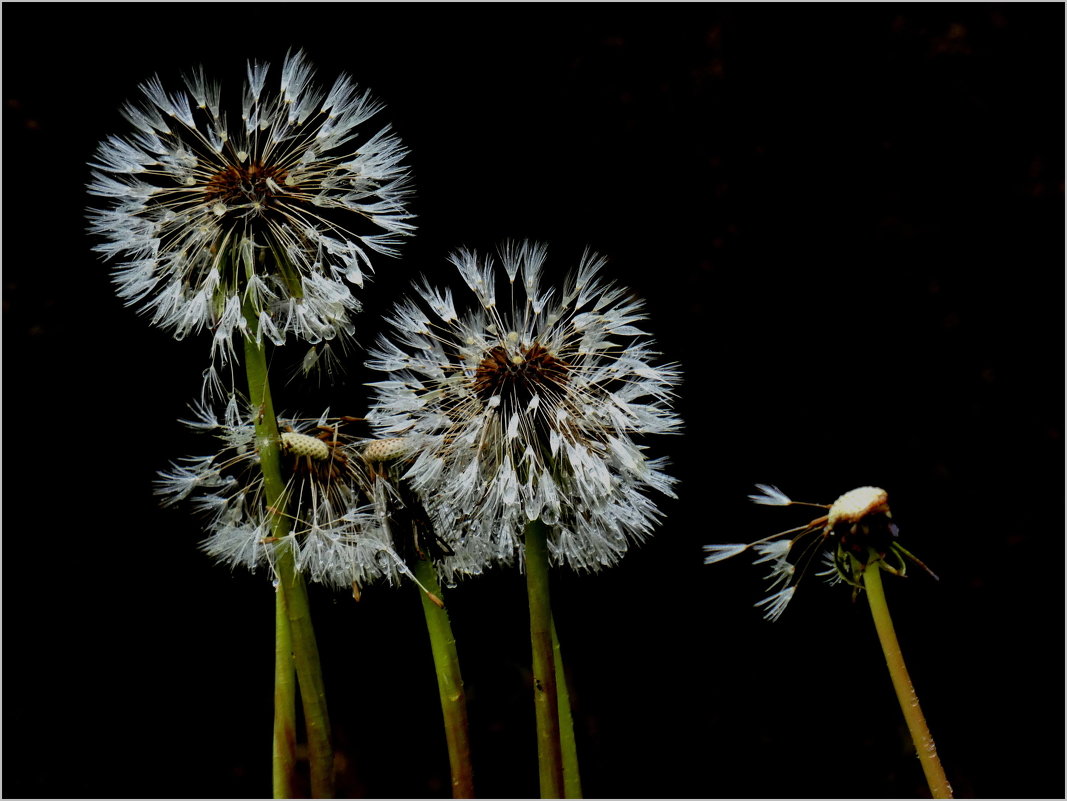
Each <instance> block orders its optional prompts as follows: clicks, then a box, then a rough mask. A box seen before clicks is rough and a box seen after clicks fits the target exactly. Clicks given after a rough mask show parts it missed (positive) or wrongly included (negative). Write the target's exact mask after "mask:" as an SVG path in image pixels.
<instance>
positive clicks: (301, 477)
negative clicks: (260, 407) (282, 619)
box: [156, 402, 409, 588]
mask: <svg viewBox="0 0 1067 801" xmlns="http://www.w3.org/2000/svg"><path fill="white" fill-rule="evenodd" d="M196 412H197V414H196V418H195V419H194V420H192V421H188V422H189V424H190V425H192V426H193V427H196V428H198V429H201V430H203V431H209V432H211V433H213V434H214V435H215V436H216V437H217V439H218V440H219V441H220V446H219V448H218V450H217V451H216V452H215V453H214V454H211V455H208V456H202V457H193V458H188V459H183V460H181V461H180V462H178V463H177V464H175V465H172V467H171V469H170V470H169V471H164V472H163V473H161V474H160V477H159V479H158V480H157V482H156V485H157V486H156V491H157V493H158V494H160V495H162V496H164V504H172V503H175V502H177V501H179V500H184V499H190V500H191V501H192V502H193V504H194V507H195V508H196V509H197V510H199V511H201V512H204V513H206V514H207V516H208V521H207V530H208V536H207V538H206V539H205V540H204V542H203V543H202V547H203V549H204V550H205V551H206V552H207V553H208V554H209V555H210V556H213V557H215V558H216V559H218V560H219V561H220V562H223V563H225V564H229V565H231V566H237V565H243V566H245V567H247V568H249V569H250V570H253V571H254V570H256V569H257V568H263V567H266V568H268V570H270V571H271V572H273V565H274V563H275V560H276V558H277V554H278V549H279V548H283V547H287V548H291V549H292V551H293V553H294V556H295V561H296V566H297V569H298V570H299V571H301V572H302V573H303V574H304V575H305V576H306V577H307V579H308V580H310V581H316V582H320V583H324V584H328V585H330V586H333V587H342V588H348V587H349V586H352V585H353V584H355V585H356V586H359V585H362V584H366V583H367V582H370V581H373V580H375V579H378V578H385V579H386V580H387V581H389V582H391V583H393V582H396V581H398V580H399V577H400V576H401V575H406V574H407V573H408V572H409V571H408V569H407V567H406V565H405V564H404V563H403V561H402V559H401V557H400V556H399V555H398V554H397V553H396V551H394V549H393V544H392V540H391V538H390V535H389V532H388V530H387V529H385V528H383V527H382V525H381V521H380V519H379V517H378V515H377V514H376V511H375V507H374V503H373V501H372V495H371V491H372V482H373V476H371V475H370V474H369V473H368V471H367V470H366V463H365V462H364V460H363V457H362V455H361V453H360V441H359V440H358V439H357V438H355V437H352V436H350V435H349V434H347V433H346V431H345V427H346V425H347V422H348V421H347V420H346V419H344V418H340V419H336V418H329V417H327V416H326V415H323V416H321V417H319V418H316V419H304V418H291V419H290V418H282V419H280V420H279V421H278V422H279V428H280V435H279V446H280V450H281V468H282V479H283V481H284V490H283V492H282V496H281V498H280V499H277V500H275V502H274V505H273V506H271V505H269V504H268V503H267V498H266V490H265V485H264V479H263V472H262V470H261V468H260V464H259V455H258V452H257V445H258V444H259V443H258V442H257V437H258V436H260V435H257V432H256V427H255V414H254V412H253V411H251V410H245V411H243V412H242V411H241V410H240V408H239V406H238V404H236V402H234V403H231V405H230V406H229V407H227V410H226V412H225V414H224V415H223V417H224V419H223V420H222V421H220V420H219V419H218V416H217V415H216V414H215V413H214V412H213V411H212V410H211V409H210V408H209V407H206V406H201V407H198V408H197V409H196ZM279 519H281V522H282V525H281V526H279V525H278V523H279Z"/></svg>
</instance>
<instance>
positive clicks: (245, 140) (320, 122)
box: [89, 52, 413, 359]
mask: <svg viewBox="0 0 1067 801" xmlns="http://www.w3.org/2000/svg"><path fill="white" fill-rule="evenodd" d="M268 69H269V66H268V65H266V64H258V63H255V62H249V64H248V76H247V82H246V85H245V87H244V92H243V94H242V97H241V99H240V101H239V102H237V101H236V100H234V101H232V102H233V106H232V107H231V108H230V109H229V110H227V109H226V108H225V107H224V106H223V104H222V94H221V90H220V86H219V84H218V83H216V82H213V81H209V80H208V79H207V78H206V77H205V75H204V72H203V69H202V68H200V69H197V70H196V71H194V72H193V73H192V74H190V75H188V76H187V77H186V80H185V84H186V89H187V92H188V93H186V92H183V91H180V90H179V91H174V92H169V91H167V90H166V89H165V88H164V87H163V84H162V83H161V82H160V80H159V78H152V79H151V80H149V81H147V82H146V83H144V84H143V85H142V86H141V87H140V88H141V91H142V93H143V94H144V96H145V99H144V101H143V102H142V104H141V105H134V104H127V105H126V106H125V107H124V108H123V114H124V116H125V117H126V119H127V120H128V121H129V122H130V123H131V124H132V125H133V128H134V131H133V133H132V134H130V135H128V136H125V137H122V136H110V137H108V138H107V139H105V140H104V141H103V142H101V143H100V145H99V147H98V149H97V151H96V155H95V157H94V159H93V161H92V162H91V166H92V167H93V168H94V169H93V174H92V182H91V183H90V185H89V191H90V193H91V194H93V195H96V196H98V197H101V198H104V199H105V200H106V202H107V205H106V207H104V208H98V209H92V210H90V230H91V231H92V232H93V233H95V234H99V235H100V236H102V237H103V240H104V241H103V242H102V243H101V244H99V245H97V246H96V248H95V249H96V250H97V251H98V252H99V253H101V254H103V255H104V256H105V257H106V258H108V259H114V260H115V261H116V262H117V264H116V267H115V269H114V281H115V283H116V285H117V289H118V294H119V296H120V297H121V298H122V299H123V300H125V301H126V303H127V304H129V305H131V306H136V307H137V308H138V309H140V310H141V311H142V312H144V313H145V314H147V315H150V316H151V321H152V323H153V324H155V325H158V326H160V327H162V328H163V329H165V330H167V331H170V332H172V333H173V334H174V336H175V337H177V338H179V339H181V338H183V337H185V336H186V335H188V334H190V333H195V332H198V331H200V330H202V329H209V330H211V331H213V333H214V341H213V344H212V356H213V357H215V356H219V357H220V358H222V359H225V358H227V357H228V356H232V355H233V354H234V344H233V335H234V332H235V331H237V332H239V333H240V334H242V335H244V336H246V337H251V338H253V339H255V341H256V342H261V341H262V339H263V338H266V339H268V340H270V341H271V342H273V343H274V344H278V345H280V344H282V343H283V342H284V340H285V338H286V336H287V335H290V334H292V335H294V336H296V337H297V338H299V339H302V340H305V341H307V342H310V343H317V342H320V341H323V340H332V339H334V338H335V337H339V336H340V337H342V338H343V337H345V336H349V335H351V333H352V331H353V328H352V323H351V322H350V320H349V315H350V314H351V313H354V312H356V311H358V310H359V309H360V303H359V301H358V300H357V299H356V298H354V297H353V296H352V294H351V292H350V291H349V285H351V284H354V285H356V286H362V284H363V280H364V274H365V273H366V272H370V271H371V270H372V265H371V260H370V253H371V252H376V253H380V254H384V255H389V256H393V255H396V245H397V244H398V243H399V241H400V240H401V238H402V237H403V236H404V235H406V234H408V233H409V232H410V231H411V230H412V229H413V225H412V224H411V215H410V214H409V213H408V212H407V211H406V210H405V208H404V201H405V198H406V196H407V194H408V191H409V189H408V183H409V178H408V173H407V170H406V168H405V167H404V166H403V165H402V164H401V161H402V159H403V158H404V156H405V155H406V154H407V151H406V149H405V148H404V147H403V146H402V144H401V142H400V141H399V139H398V138H397V137H396V136H394V135H393V134H392V133H391V132H390V129H389V127H388V126H384V127H380V128H379V129H378V130H377V131H376V132H367V131H366V130H365V128H366V123H367V121H368V120H370V119H371V118H372V117H373V116H375V115H376V114H377V113H378V112H379V111H380V110H381V108H382V106H381V104H379V103H377V102H376V101H374V100H372V99H371V97H370V95H369V94H368V93H367V92H365V91H361V90H360V89H358V88H357V86H356V85H355V84H354V83H352V82H351V81H350V80H349V79H348V78H347V77H345V76H341V77H339V78H338V79H337V80H336V81H335V82H334V84H333V87H332V88H331V89H330V91H329V92H323V91H322V90H320V89H319V88H317V87H316V86H315V84H314V83H313V74H314V73H313V69H312V67H311V65H310V64H308V62H307V60H306V59H305V57H304V55H303V53H300V52H297V53H295V54H291V55H289V56H287V57H286V59H285V62H284V63H283V65H282V69H281V76H280V80H279V85H278V91H277V93H276V94H275V93H272V92H270V91H268V90H266V86H267V74H268ZM239 341H240V340H239V339H238V342H239ZM342 341H343V340H342Z"/></svg>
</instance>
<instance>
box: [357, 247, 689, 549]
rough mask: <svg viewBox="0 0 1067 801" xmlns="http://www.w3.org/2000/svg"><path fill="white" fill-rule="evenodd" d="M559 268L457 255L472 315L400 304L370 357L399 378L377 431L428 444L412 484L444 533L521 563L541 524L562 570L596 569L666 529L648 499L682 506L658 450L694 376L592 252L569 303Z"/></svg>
mask: <svg viewBox="0 0 1067 801" xmlns="http://www.w3.org/2000/svg"><path fill="white" fill-rule="evenodd" d="M546 255H547V254H546V250H545V248H544V246H542V245H539V244H536V243H531V242H522V243H508V244H506V245H505V246H503V247H502V248H501V249H500V251H499V253H498V259H499V261H498V260H497V259H494V258H492V257H488V258H485V257H481V256H479V255H478V254H477V253H474V252H470V251H459V252H457V253H455V254H453V256H452V257H451V261H452V263H453V265H454V266H455V267H456V269H457V271H458V272H459V274H460V277H461V278H462V280H463V282H464V283H465V284H466V286H467V288H468V289H469V290H470V292H471V293H472V294H473V298H472V299H471V301H470V302H469V303H468V304H467V308H466V311H465V312H461V313H457V308H458V304H456V303H454V302H453V298H452V296H451V295H449V294H443V293H441V292H438V291H437V290H434V289H432V288H430V287H429V286H426V285H423V286H421V287H419V286H417V287H416V293H417V295H418V300H419V301H421V303H419V302H415V303H412V302H405V303H401V304H399V305H398V307H397V309H396V310H395V311H394V313H393V315H392V317H391V318H390V323H391V326H392V335H391V336H390V337H382V338H381V339H380V340H379V342H378V346H377V347H376V348H375V349H374V350H373V351H372V352H371V359H370V361H369V362H368V366H370V367H371V368H372V369H376V370H380V371H383V372H385V373H388V374H389V375H388V380H385V381H381V382H377V383H376V384H374V385H373V386H375V388H376V401H375V404H374V408H373V409H372V411H371V413H370V414H369V416H368V419H369V420H370V421H371V422H372V424H373V425H374V427H375V428H376V430H377V431H378V433H379V435H380V436H382V437H405V436H413V437H416V438H418V441H419V450H418V456H417V457H415V458H413V460H412V462H411V464H410V467H408V469H407V471H406V473H405V478H406V479H407V480H408V481H410V482H411V485H412V487H413V489H414V490H415V491H416V492H417V493H418V494H419V496H420V497H421V498H423V499H424V502H425V503H426V506H427V509H428V511H429V512H430V513H431V514H432V516H433V517H434V518H435V520H437V521H439V525H440V527H441V528H443V529H445V530H452V529H455V530H457V531H461V532H463V533H464V535H465V536H466V537H467V539H468V541H470V542H475V541H476V542H480V543H483V544H488V548H489V550H490V551H492V552H493V553H495V554H496V558H497V559H499V560H500V561H502V562H506V561H510V560H512V559H513V558H514V557H515V556H516V554H517V549H518V548H519V546H520V545H521V542H522V531H523V528H524V526H525V525H526V524H527V522H529V521H531V520H536V519H539V518H540V519H541V520H543V522H545V523H546V524H547V525H548V526H549V527H550V529H551V530H552V532H553V533H552V535H551V536H550V541H549V550H550V555H551V556H552V558H553V559H554V561H556V562H557V563H563V564H567V565H569V566H571V567H576V568H580V569H589V570H597V569H600V568H601V567H605V566H609V565H612V564H615V563H616V562H617V561H618V560H619V558H621V556H622V555H623V554H624V553H625V552H626V550H627V548H628V546H629V544H630V543H631V542H634V541H640V540H641V539H643V538H644V537H646V536H647V535H648V534H649V533H650V532H651V531H652V529H653V528H654V524H655V522H656V521H657V520H658V518H659V515H660V513H659V511H658V509H657V508H656V505H655V504H654V503H652V502H651V501H650V500H649V499H648V498H647V497H646V495H645V494H644V493H645V492H647V491H648V490H655V491H656V492H658V493H661V494H665V495H673V490H672V486H673V483H674V481H673V479H672V478H670V477H669V476H668V475H667V474H666V473H665V472H663V468H664V467H665V462H664V460H662V459H651V458H649V457H648V456H647V455H646V452H645V449H646V445H645V444H644V442H643V438H644V437H645V436H648V435H655V434H666V433H675V432H677V431H678V429H679V427H680V420H679V418H678V417H677V415H676V414H675V413H674V410H673V402H674V391H675V388H676V387H677V385H678V384H679V382H680V373H679V371H678V368H677V366H676V365H672V364H661V363H659V361H658V357H659V353H658V352H657V351H656V349H655V346H654V343H653V342H652V340H651V338H650V337H648V335H647V334H645V332H643V331H641V330H640V329H639V328H637V327H636V326H635V325H634V323H635V322H637V321H639V320H643V319H644V317H645V315H644V311H643V307H642V304H641V302H640V301H638V300H635V299H634V298H633V297H632V295H630V294H629V293H628V292H626V291H625V290H622V289H620V288H618V287H616V286H614V285H613V284H611V283H610V282H607V281H605V280H604V279H602V278H601V277H600V269H601V268H602V267H603V265H604V260H603V259H602V258H600V257H598V256H596V255H595V254H592V253H589V252H587V253H586V254H585V255H584V256H583V258H582V259H581V261H580V263H579V266H578V268H577V270H576V272H575V274H574V275H572V276H571V278H570V279H569V280H568V281H567V282H566V283H565V285H564V287H563V291H562V292H559V293H556V292H555V291H554V290H551V289H543V288H542V274H543V264H544V262H545V259H546ZM501 268H502V269H501ZM520 276H521V280H518V279H519V277H520ZM504 298H508V299H509V301H510V302H509V303H507V304H505V303H503V299H504ZM542 309H544V310H545V311H546V313H545V314H542V313H541V311H542ZM413 453H414V451H413Z"/></svg>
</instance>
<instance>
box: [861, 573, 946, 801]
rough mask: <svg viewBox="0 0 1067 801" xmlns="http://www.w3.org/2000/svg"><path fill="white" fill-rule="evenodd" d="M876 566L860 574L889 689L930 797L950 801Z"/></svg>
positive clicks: (935, 748)
mask: <svg viewBox="0 0 1067 801" xmlns="http://www.w3.org/2000/svg"><path fill="white" fill-rule="evenodd" d="M879 565H880V563H879V562H878V561H876V560H872V561H871V562H870V564H868V565H867V568H866V570H865V571H864V573H863V585H864V587H865V588H866V590H867V598H868V600H869V602H870V604H871V614H872V615H873V616H874V626H875V628H876V629H877V630H878V639H879V640H880V641H881V643H882V651H883V652H884V653H885V661H886V664H887V665H888V666H889V675H890V677H891V678H892V679H893V689H894V690H896V693H897V701H898V702H899V703H900V709H901V711H903V713H904V719H905V720H906V721H907V724H908V731H910V732H911V739H912V742H913V743H915V751H916V753H917V754H918V755H919V761H920V762H921V763H922V768H923V773H925V774H926V783H927V784H928V785H929V786H930V794H931V795H932V796H933V797H934V798H952V788H951V787H950V786H949V783H948V779H947V778H946V777H945V771H944V769H943V768H942V767H941V760H939V759H938V758H937V747H936V746H935V745H934V738H933V737H931V736H930V729H929V728H928V727H927V725H926V718H925V717H923V712H922V708H921V707H920V706H919V697H918V695H916V694H915V688H914V687H913V686H912V683H911V677H910V676H908V669H907V667H906V666H905V665H904V655H903V654H902V653H901V651H900V643H898V642H897V635H896V632H895V631H894V630H893V619H892V618H891V617H890V616H889V606H888V605H887V604H886V600H885V592H884V591H883V589H882V576H881V567H880V566H879Z"/></svg>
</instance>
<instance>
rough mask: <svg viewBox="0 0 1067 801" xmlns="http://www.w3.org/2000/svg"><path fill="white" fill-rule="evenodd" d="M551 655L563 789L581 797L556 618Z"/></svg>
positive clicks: (572, 720) (552, 622)
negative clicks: (554, 675)
mask: <svg viewBox="0 0 1067 801" xmlns="http://www.w3.org/2000/svg"><path fill="white" fill-rule="evenodd" d="M550 627H551V629H552V656H553V662H555V665H556V695H557V697H558V699H559V744H560V748H561V749H562V751H563V789H564V792H565V793H566V797H567V798H581V797H582V777H581V775H580V774H579V772H578V744H577V742H576V741H575V739H574V717H573V716H572V715H571V694H570V690H569V688H568V687H567V674H566V672H565V671H564V670H563V655H562V653H561V652H560V649H559V635H558V634H556V618H555V616H554V615H553V616H552V618H551V619H550Z"/></svg>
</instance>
